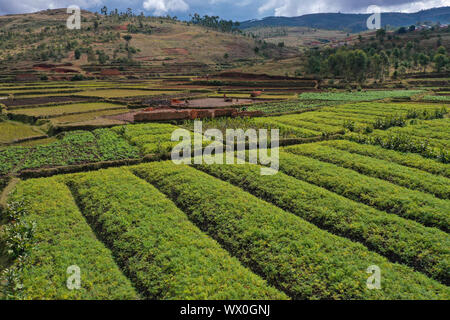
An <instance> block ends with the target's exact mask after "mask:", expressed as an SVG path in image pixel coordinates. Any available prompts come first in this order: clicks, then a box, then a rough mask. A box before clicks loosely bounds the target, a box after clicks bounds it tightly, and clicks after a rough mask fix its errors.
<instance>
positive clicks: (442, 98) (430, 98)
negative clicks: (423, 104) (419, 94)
mask: <svg viewBox="0 0 450 320" xmlns="http://www.w3.org/2000/svg"><path fill="white" fill-rule="evenodd" d="M423 100H426V101H443V102H448V101H450V96H425V97H423Z"/></svg>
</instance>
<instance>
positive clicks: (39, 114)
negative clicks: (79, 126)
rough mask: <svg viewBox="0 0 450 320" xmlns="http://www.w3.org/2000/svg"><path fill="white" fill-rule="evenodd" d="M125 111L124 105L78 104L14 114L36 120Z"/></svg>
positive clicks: (15, 111)
mask: <svg viewBox="0 0 450 320" xmlns="http://www.w3.org/2000/svg"><path fill="white" fill-rule="evenodd" d="M113 109H124V106H123V105H120V104H112V103H76V104H65V105H60V106H51V107H43V108H30V109H16V110H11V111H10V113H12V114H24V115H27V116H31V117H36V118H52V117H58V116H64V115H72V114H80V113H86V112H93V111H102V110H103V111H105V110H113Z"/></svg>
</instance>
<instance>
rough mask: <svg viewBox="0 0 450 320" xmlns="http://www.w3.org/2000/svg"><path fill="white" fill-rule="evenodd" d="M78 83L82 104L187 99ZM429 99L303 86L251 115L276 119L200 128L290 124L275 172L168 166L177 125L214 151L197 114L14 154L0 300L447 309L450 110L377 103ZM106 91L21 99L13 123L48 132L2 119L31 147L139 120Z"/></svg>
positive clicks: (0, 164) (6, 151) (3, 154)
mask: <svg viewBox="0 0 450 320" xmlns="http://www.w3.org/2000/svg"><path fill="white" fill-rule="evenodd" d="M81 84H83V88H81ZM49 85H55V84H53V83H49ZM64 85H66V84H64ZM79 85H80V86H78V87H77V88H79V89H82V91H83V92H82V93H80V94H81V95H83V96H89V95H91V94H92V96H93V95H95V94H97V97H99V98H101V99H103V98H122V97H126V98H131V97H133V96H134V97H140V96H141V95H142V93H144V92H145V93H146V95H147V94H150V95H151V94H156V95H163V94H164V93H163V92H167V93H170V94H173V93H174V92H177V91H174V90H173V89H172V88H171V89H170V90H169V89H167V90H163V89H164V88H161V91H156V89H155V88H154V85H155V84H154V83H150V82H148V83H145V84H144V83H137V84H128V86H129V88H126V85H125V84H124V83H121V84H118V83H107V82H104V83H102V85H103V89H99V88H100V87H95V82H94V83H91V84H90V83H88V82H86V83H80V84H79ZM99 85H100V84H99ZM90 86H93V87H94V88H95V90H91V89H92V88H91V87H90ZM143 86H146V87H148V89H150V88H152V90H140V89H142V88H143ZM174 86H175V85H174ZM27 87H28V86H25V85H23V86H22V87H21V88H16V90H27ZM116 87H121V89H113V88H116ZM71 88H72V86H71V84H67V88H54V89H52V90H56V89H71ZM105 88H106V89H105ZM196 89H197V90H201V89H199V88H196ZM2 90H5V91H7V90H8V87H7V86H2ZM183 91H184V90H183ZM86 92H89V94H86ZM178 92H182V90H180V91H178ZM423 93H424V91H422V90H417V91H415V90H403V91H400V90H393V91H367V92H353V93H349V92H339V93H335V92H333V93H307V94H306V93H304V94H302V95H300V100H296V99H291V100H289V101H277V102H270V103H262V104H259V103H258V104H254V105H252V106H250V107H249V108H248V110H264V111H266V115H265V116H261V117H255V118H216V119H209V120H204V121H203V122H202V129H203V134H204V133H205V131H206V130H209V129H218V130H219V131H220V132H222V134H223V137H226V135H225V133H226V130H227V129H242V130H243V132H244V131H245V130H248V129H270V130H272V129H279V130H280V147H279V149H277V150H274V149H272V150H270V151H272V152H274V151H277V153H278V154H279V170H278V172H277V173H276V174H274V175H271V176H265V175H261V168H263V167H264V165H263V164H261V165H256V164H229V165H228V164H227V165H225V164H213V165H211V164H206V163H203V164H199V163H197V162H195V164H192V165H186V164H182V165H177V164H175V163H173V162H172V161H168V160H167V159H169V157H170V153H171V151H172V150H173V148H174V147H175V146H176V145H177V144H178V143H179V142H178V141H172V133H173V132H174V131H175V130H177V129H180V128H183V129H187V130H188V132H187V135H188V136H189V137H191V139H192V138H197V139H201V140H200V141H201V145H195V144H193V141H192V143H191V145H190V147H192V149H196V148H198V149H199V148H200V147H201V148H202V149H204V148H205V147H207V146H209V145H210V143H211V141H210V140H208V139H206V138H205V137H204V136H203V135H202V134H200V133H194V122H193V121H184V122H173V123H143V124H123V125H108V128H97V127H93V128H92V130H90V131H89V130H75V131H68V132H63V133H61V134H58V135H51V134H50V133H48V134H49V135H50V136H51V137H49V138H48V139H53V140H52V141H53V142H52V143H47V144H38V145H30V146H19V145H13V146H6V145H4V146H3V147H2V148H1V149H0V191H1V190H3V189H4V188H7V189H6V190H10V191H11V193H7V192H5V193H3V195H2V196H1V197H0V204H1V202H2V201H4V200H5V199H6V200H7V201H8V204H9V205H8V206H7V208H5V210H4V211H3V213H2V219H0V220H2V221H3V222H2V223H3V224H2V225H0V243H2V244H4V247H5V248H6V249H7V250H3V251H4V252H2V256H1V259H2V261H6V262H5V263H4V264H2V266H3V265H4V266H3V270H0V272H1V273H0V274H1V280H2V281H0V289H1V290H0V292H1V293H0V298H7V299H88V300H95V299H125V300H128V299H156V300H159V299H161V300H168V299H175V300H179V299H200V300H202V299H222V300H228V299H231V300H239V299H248V300H266V299H269V300H270V299H275V300H289V299H293V300H297V299H368V300H373V299H425V300H435V299H439V300H448V299H450V289H449V285H450V236H449V226H450V157H449V149H450V131H449V130H450V129H449V128H450V123H449V114H448V107H449V105H448V104H445V103H432V102H428V103H427V102H423V101H422V102H413V101H408V102H388V101H389V100H383V99H387V98H388V99H392V98H398V99H404V100H397V101H406V100H408V98H410V97H412V96H416V95H421V94H423ZM101 99H100V100H95V101H97V102H93V101H89V102H86V101H84V102H77V103H76V104H73V103H71V102H75V101H70V100H67V101H61V103H60V104H54V105H45V104H46V102H48V100H47V98H46V99H44V100H38V103H37V104H34V106H33V104H31V105H27V104H25V105H21V104H20V103H19V104H17V105H10V106H9V107H8V108H6V111H7V112H8V114H9V113H11V114H15V115H24V116H29V117H35V118H37V119H45V118H50V123H48V122H46V121H43V123H44V125H42V126H41V127H37V126H31V125H25V124H23V123H15V122H11V121H3V122H0V130H2V126H4V127H5V128H6V127H8V128H9V126H16V125H19V126H23V127H24V129H23V130H21V129H20V130H19V131H20V132H23V133H24V137H30V136H31V137H32V136H33V133H34V132H40V131H39V130H44V129H45V126H46V125H47V126H50V125H54V126H55V127H57V126H59V125H61V126H64V125H67V124H68V125H70V124H73V123H75V124H77V123H80V124H83V123H87V122H89V121H95V119H97V117H98V116H102V115H111V114H115V113H116V112H117V113H119V112H123V111H124V110H127V109H126V106H125V105H121V104H114V103H110V102H104V101H109V100H101ZM24 100H25V101H27V100H26V99H24ZM63 100H64V99H63ZM414 100H416V99H415V98H414ZM28 101H30V100H28ZM114 101H115V100H114ZM330 101H331V102H330ZM23 106H25V107H23ZM258 108H259V109H258ZM40 121H42V120H39V122H40ZM99 126H101V125H99ZM25 128H27V129H26V130H25ZM14 130H15V129H11V132H12V133H11V134H12V136H15V134H14ZM27 130H31V131H27ZM35 130H38V131H35ZM3 132H6V131H4V130H2V133H3ZM3 137H4V139H5V140H4V141H5V142H10V141H11V137H10V136H8V135H6V134H4V135H0V139H1V138H3ZM192 140H193V139H192ZM0 142H1V141H0ZM217 142H219V143H223V142H224V141H216V143H217ZM258 142H259V147H261V148H267V145H264V144H262V143H263V142H264V143H266V142H268V141H266V140H265V139H260V140H259V141H258ZM269 146H270V143H269ZM267 151H269V150H260V151H259V153H258V154H261V153H263V152H267ZM217 156H218V157H221V156H225V155H220V154H218V155H217ZM226 156H227V158H228V157H230V158H234V157H235V156H236V153H234V152H233V153H229V154H226ZM8 183H9V186H8V187H7V185H8ZM16 183H17V184H16ZM70 266H77V267H78V268H79V270H80V271H81V275H82V277H81V288H80V289H79V290H69V289H68V288H67V286H66V280H67V270H68V269H67V268H68V267H70ZM372 266H377V267H378V268H379V269H380V270H381V288H380V289H378V290H374V289H372V288H370V286H368V285H367V280H368V278H369V276H370V275H371V274H370V273H368V271H367V270H368V268H369V269H370V268H371V267H372Z"/></svg>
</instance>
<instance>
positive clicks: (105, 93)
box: [76, 89, 180, 98]
mask: <svg viewBox="0 0 450 320" xmlns="http://www.w3.org/2000/svg"><path fill="white" fill-rule="evenodd" d="M179 93H180V92H177V91H164V90H162V91H151V90H124V89H112V90H94V91H83V92H80V93H77V94H76V95H77V96H83V97H97V98H126V97H139V96H162V95H176V94H179Z"/></svg>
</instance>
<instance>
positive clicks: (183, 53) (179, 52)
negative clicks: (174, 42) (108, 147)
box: [163, 48, 189, 56]
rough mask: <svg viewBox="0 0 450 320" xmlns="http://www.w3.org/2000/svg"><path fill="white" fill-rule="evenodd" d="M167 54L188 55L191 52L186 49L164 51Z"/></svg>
mask: <svg viewBox="0 0 450 320" xmlns="http://www.w3.org/2000/svg"><path fill="white" fill-rule="evenodd" d="M163 51H164V53H165V54H170V55H184V56H185V55H188V54H189V51H187V50H186V49H184V48H167V49H163Z"/></svg>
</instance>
